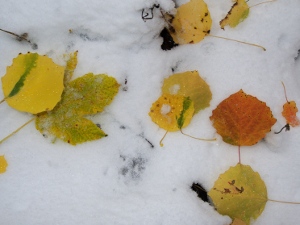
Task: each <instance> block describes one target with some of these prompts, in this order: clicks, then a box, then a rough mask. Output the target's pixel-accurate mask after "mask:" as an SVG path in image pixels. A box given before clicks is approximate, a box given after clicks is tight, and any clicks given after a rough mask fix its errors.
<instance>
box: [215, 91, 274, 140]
mask: <svg viewBox="0 0 300 225" xmlns="http://www.w3.org/2000/svg"><path fill="white" fill-rule="evenodd" d="M210 120H211V121H212V122H213V126H214V127H215V128H216V130H217V133H218V134H220V135H221V136H222V138H223V141H224V142H226V143H228V144H231V145H238V146H250V145H254V144H256V143H257V142H258V141H259V140H261V139H262V138H264V137H265V135H266V133H267V132H269V131H270V130H271V127H272V126H273V125H274V123H275V122H276V119H275V118H274V117H273V115H272V112H271V110H270V108H269V107H268V106H267V105H266V103H264V102H262V101H260V100H258V99H257V98H256V97H253V96H251V95H247V94H246V93H244V92H243V90H240V91H238V92H237V93H235V94H232V95H230V96H229V97H228V98H226V99H225V100H223V101H222V102H221V103H220V104H219V105H218V106H217V108H216V109H215V110H213V112H212V116H211V117H210Z"/></svg>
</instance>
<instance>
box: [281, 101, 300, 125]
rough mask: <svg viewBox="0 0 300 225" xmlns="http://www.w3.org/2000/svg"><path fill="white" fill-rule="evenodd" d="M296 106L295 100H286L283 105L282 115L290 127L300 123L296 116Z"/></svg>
mask: <svg viewBox="0 0 300 225" xmlns="http://www.w3.org/2000/svg"><path fill="white" fill-rule="evenodd" d="M297 112H298V108H297V106H296V102H295V101H289V102H286V103H285V104H284V105H283V111H282V116H283V117H284V118H285V119H286V122H287V123H288V124H289V125H291V126H292V127H296V126H299V125H300V120H299V119H298V117H297V116H296V114H297Z"/></svg>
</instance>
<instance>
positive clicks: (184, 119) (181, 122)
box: [149, 94, 194, 131]
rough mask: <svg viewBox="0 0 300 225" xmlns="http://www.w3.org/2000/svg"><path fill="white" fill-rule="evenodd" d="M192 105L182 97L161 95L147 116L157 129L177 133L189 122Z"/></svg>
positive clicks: (187, 99) (192, 112)
mask: <svg viewBox="0 0 300 225" xmlns="http://www.w3.org/2000/svg"><path fill="white" fill-rule="evenodd" d="M193 114H194V104H193V102H192V101H191V100H190V99H189V98H188V97H184V96H182V95H170V94H163V95H162V96H161V97H159V98H158V99H157V101H155V102H154V103H153V104H152V107H151V109H150V112H149V116H150V117H151V119H152V121H153V122H154V123H156V124H157V125H158V126H159V127H161V128H163V129H165V130H167V131H178V130H180V129H181V128H184V127H186V126H187V125H189V123H190V122H191V119H192V117H193Z"/></svg>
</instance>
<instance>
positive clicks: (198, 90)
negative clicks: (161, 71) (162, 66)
mask: <svg viewBox="0 0 300 225" xmlns="http://www.w3.org/2000/svg"><path fill="white" fill-rule="evenodd" d="M162 92H163V93H169V94H172V95H174V94H179V95H183V96H185V97H190V98H191V100H192V101H193V103H194V108H195V113H197V112H199V111H200V110H202V109H205V108H206V107H208V106H209V103H210V101H211V98H212V93H211V91H210V88H209V85H208V84H207V83H206V82H205V80H203V79H202V78H201V77H200V75H199V73H198V71H196V70H195V71H187V72H184V73H177V74H173V75H171V76H169V77H168V78H166V79H165V80H164V83H163V86H162Z"/></svg>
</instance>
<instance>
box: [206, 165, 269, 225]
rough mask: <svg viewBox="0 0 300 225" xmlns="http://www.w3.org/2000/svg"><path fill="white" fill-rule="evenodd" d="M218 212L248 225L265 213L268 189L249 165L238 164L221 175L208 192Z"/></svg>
mask: <svg viewBox="0 0 300 225" xmlns="http://www.w3.org/2000/svg"><path fill="white" fill-rule="evenodd" d="M208 195H209V196H210V197H211V199H212V201H213V203H214V206H215V207H216V209H217V211H218V212H219V213H220V214H222V215H228V216H230V217H231V218H232V219H234V218H238V219H241V220H243V221H244V222H245V223H246V224H249V223H250V219H251V218H253V219H256V218H257V217H259V216H260V214H261V213H262V212H263V210H264V208H265V205H266V202H267V201H268V197H267V188H266V185H265V183H264V181H263V180H262V179H261V177H260V175H259V174H258V173H257V172H254V171H253V170H252V168H251V167H250V166H248V165H242V164H237V165H236V166H235V167H230V168H229V169H228V170H227V171H226V172H225V173H223V174H221V175H220V176H219V178H218V180H217V181H216V182H215V184H214V186H213V188H212V189H211V190H210V191H209V192H208Z"/></svg>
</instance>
